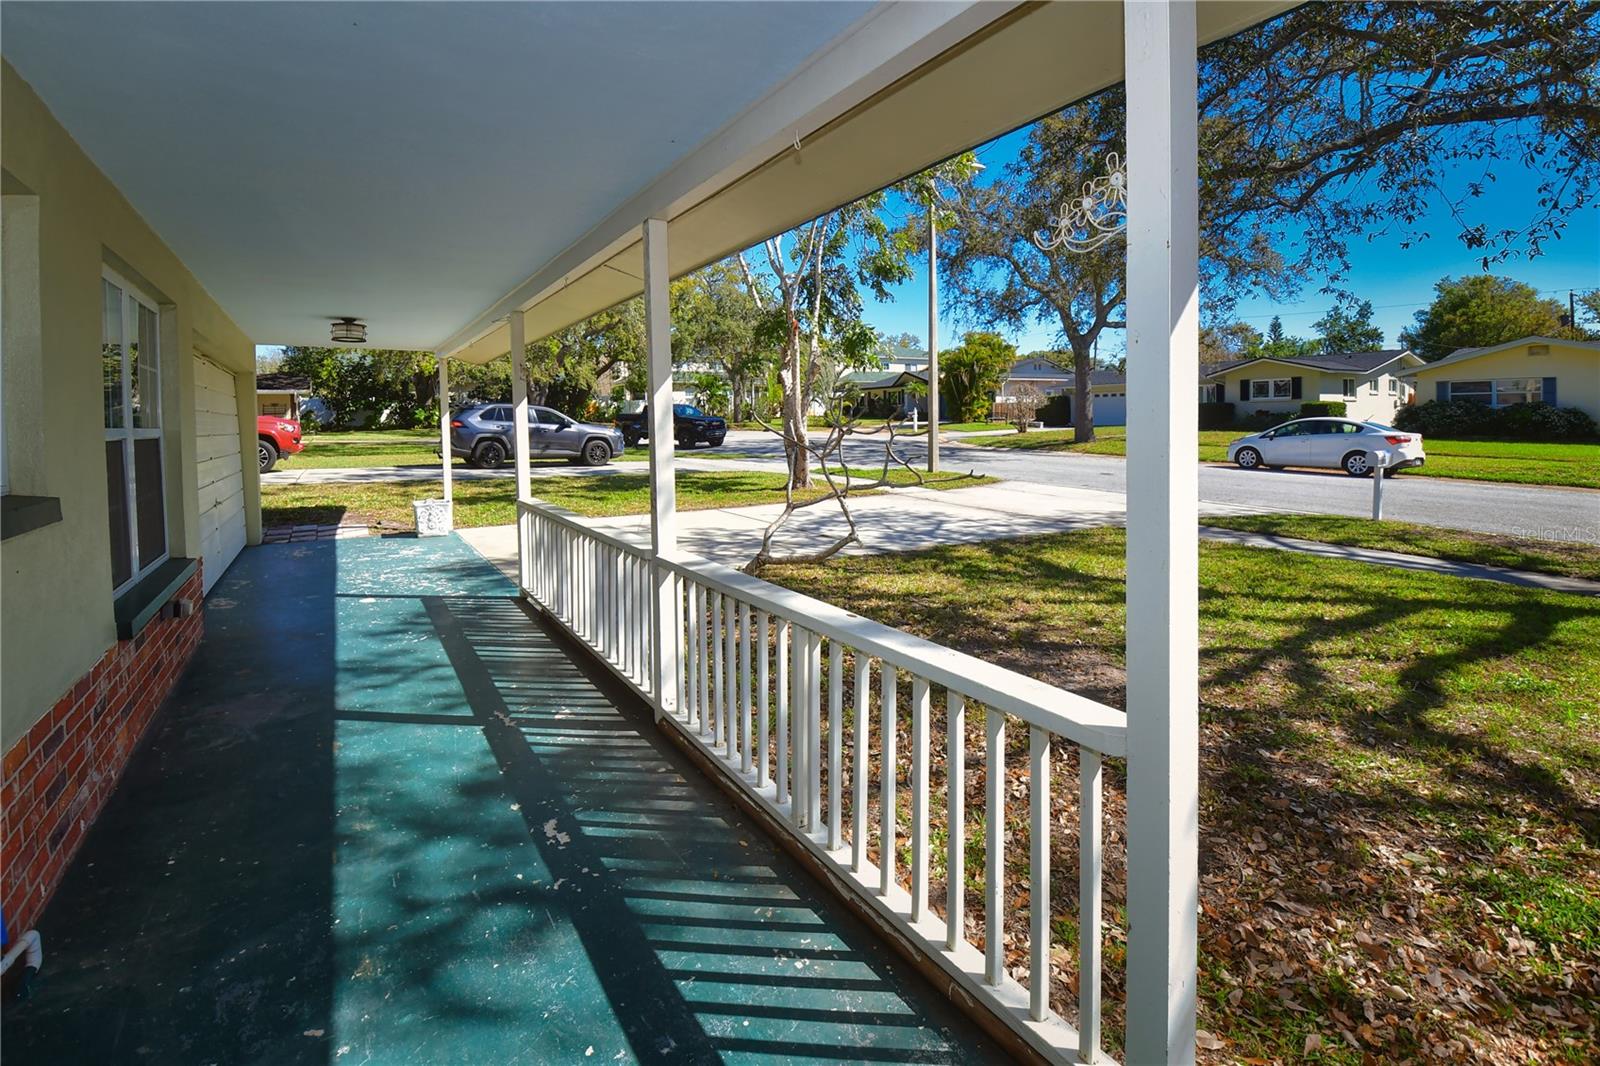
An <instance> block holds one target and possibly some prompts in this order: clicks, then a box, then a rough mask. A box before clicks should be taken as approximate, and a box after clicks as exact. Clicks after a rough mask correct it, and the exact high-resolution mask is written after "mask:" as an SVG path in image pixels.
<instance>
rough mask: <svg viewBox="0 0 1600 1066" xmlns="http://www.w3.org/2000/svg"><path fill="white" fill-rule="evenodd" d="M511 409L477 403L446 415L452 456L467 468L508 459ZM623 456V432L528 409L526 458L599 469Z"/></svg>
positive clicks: (494, 464) (543, 409)
mask: <svg viewBox="0 0 1600 1066" xmlns="http://www.w3.org/2000/svg"><path fill="white" fill-rule="evenodd" d="M513 432H514V431H513V429H512V410H511V405H510V404H508V403H480V404H473V405H472V406H471V407H463V408H461V410H459V411H457V412H456V413H455V414H454V415H451V416H450V454H451V455H452V456H454V457H455V458H457V459H465V460H466V461H467V465H468V466H476V467H483V468H486V469H493V468H494V467H497V466H499V465H500V464H502V463H504V462H505V461H506V460H507V459H509V458H511V442H512V440H513ZM621 454H622V432H621V431H620V430H618V429H617V428H616V427H615V426H597V425H594V424H592V423H588V422H579V421H576V420H574V419H571V418H568V417H567V416H566V415H564V414H562V413H561V412H559V411H552V410H551V409H550V408H548V407H531V406H530V407H529V408H528V456H529V458H532V459H570V460H572V461H573V462H580V463H583V464H585V465H586V466H602V465H604V464H605V463H609V462H610V461H611V460H612V459H614V458H615V457H617V456H618V455H621Z"/></svg>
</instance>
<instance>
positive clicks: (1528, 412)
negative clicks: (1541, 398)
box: [1494, 403, 1596, 441]
mask: <svg viewBox="0 0 1600 1066" xmlns="http://www.w3.org/2000/svg"><path fill="white" fill-rule="evenodd" d="M1494 428H1495V434H1496V435H1497V436H1501V437H1505V438H1506V439H1508V440H1547V441H1555V440H1589V439H1591V438H1593V437H1594V436H1595V433H1596V427H1595V423H1594V419H1592V418H1590V417H1589V416H1588V415H1586V414H1584V413H1583V412H1582V411H1580V410H1578V409H1577V408H1576V407H1551V406H1550V405H1549V404H1547V403H1519V404H1517V405H1516V406H1514V407H1502V408H1500V409H1499V410H1498V411H1496V412H1495V419H1494Z"/></svg>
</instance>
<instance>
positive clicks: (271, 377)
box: [256, 374, 311, 392]
mask: <svg viewBox="0 0 1600 1066" xmlns="http://www.w3.org/2000/svg"><path fill="white" fill-rule="evenodd" d="M256 391H257V392H310V391H311V379H310V378H308V377H304V376H303V375H300V374H257V375H256Z"/></svg>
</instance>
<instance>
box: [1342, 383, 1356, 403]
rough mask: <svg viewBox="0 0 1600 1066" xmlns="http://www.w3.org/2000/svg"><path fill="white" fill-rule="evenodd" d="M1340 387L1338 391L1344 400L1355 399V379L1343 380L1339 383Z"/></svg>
mask: <svg viewBox="0 0 1600 1066" xmlns="http://www.w3.org/2000/svg"><path fill="white" fill-rule="evenodd" d="M1341 386H1342V387H1341V390H1340V391H1341V392H1342V393H1343V394H1344V398H1345V399H1347V400H1353V399H1355V398H1356V379H1355V378H1345V379H1344V380H1343V381H1342V382H1341Z"/></svg>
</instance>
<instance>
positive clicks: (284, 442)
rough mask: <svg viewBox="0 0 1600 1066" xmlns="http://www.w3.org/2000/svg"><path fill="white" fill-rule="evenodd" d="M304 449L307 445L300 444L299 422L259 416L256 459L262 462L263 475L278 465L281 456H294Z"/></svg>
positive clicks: (257, 419) (290, 419) (270, 416)
mask: <svg viewBox="0 0 1600 1066" xmlns="http://www.w3.org/2000/svg"><path fill="white" fill-rule="evenodd" d="M304 448H305V445H304V444H301V443H300V423H299V422H296V421H294V420H293V419H292V418H279V417H277V416H276V415H259V416H257V418H256V458H257V459H258V460H259V461H260V464H261V472H262V473H263V474H265V473H266V472H267V471H268V470H271V469H272V468H273V467H275V466H277V465H278V459H279V457H280V456H284V455H293V454H294V453H295V452H298V451H302V450H304Z"/></svg>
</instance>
